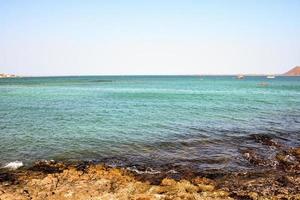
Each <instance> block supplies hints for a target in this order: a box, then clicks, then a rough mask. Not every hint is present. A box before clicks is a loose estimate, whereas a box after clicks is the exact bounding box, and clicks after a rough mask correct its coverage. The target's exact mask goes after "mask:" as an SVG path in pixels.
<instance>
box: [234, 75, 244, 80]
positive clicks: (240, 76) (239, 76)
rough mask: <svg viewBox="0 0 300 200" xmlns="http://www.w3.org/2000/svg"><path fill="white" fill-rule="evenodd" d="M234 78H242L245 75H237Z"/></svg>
mask: <svg viewBox="0 0 300 200" xmlns="http://www.w3.org/2000/svg"><path fill="white" fill-rule="evenodd" d="M236 78H237V79H244V78H245V76H244V75H238V76H237V77H236Z"/></svg>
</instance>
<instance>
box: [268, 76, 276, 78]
mask: <svg viewBox="0 0 300 200" xmlns="http://www.w3.org/2000/svg"><path fill="white" fill-rule="evenodd" d="M267 78H275V76H274V75H268V76H267Z"/></svg>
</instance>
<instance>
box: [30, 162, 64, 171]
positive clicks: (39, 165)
mask: <svg viewBox="0 0 300 200" xmlns="http://www.w3.org/2000/svg"><path fill="white" fill-rule="evenodd" d="M65 168H66V166H65V165H64V164H63V163H57V162H55V161H52V160H51V161H38V162H36V163H35V164H34V165H33V167H31V168H29V170H31V171H39V172H43V173H48V174H49V173H60V172H62V171H63V169H65Z"/></svg>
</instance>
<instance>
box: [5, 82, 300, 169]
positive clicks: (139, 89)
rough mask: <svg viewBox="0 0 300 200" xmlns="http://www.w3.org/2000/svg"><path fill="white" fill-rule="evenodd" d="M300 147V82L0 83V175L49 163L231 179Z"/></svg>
mask: <svg viewBox="0 0 300 200" xmlns="http://www.w3.org/2000/svg"><path fill="white" fill-rule="evenodd" d="M297 146H300V77H284V76H282V77H281V76H277V77H276V78H274V79H267V78H266V77H265V76H247V77H245V78H244V79H237V78H236V77H235V76H70V77H23V78H5V79H0V167H9V166H17V167H18V166H25V167H26V166H30V165H32V164H33V163H34V162H36V161H38V160H55V161H62V162H76V161H92V162H99V163H104V164H106V165H108V166H115V167H124V168H127V169H129V170H132V171H136V172H140V173H146V172H148V173H153V174H155V173H160V172H161V171H168V172H172V173H177V172H178V171H180V170H194V171H198V172H201V171H205V170H216V169H217V170H227V171H236V170H248V169H252V168H255V167H257V166H254V165H253V163H251V162H249V155H250V154H251V152H255V155H256V157H259V158H260V159H262V160H270V161H272V159H273V158H274V157H275V156H276V153H277V152H278V151H279V150H282V149H288V148H293V147H297ZM249 152H250V153H249ZM250 161H251V160H250ZM273 161H274V160H273ZM273 164H274V165H276V162H275V161H274V163H273ZM270 166H272V164H268V167H270ZM261 167H265V166H263V165H262V166H261ZM15 168H16V167H15Z"/></svg>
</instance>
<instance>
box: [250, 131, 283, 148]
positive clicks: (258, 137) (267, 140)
mask: <svg viewBox="0 0 300 200" xmlns="http://www.w3.org/2000/svg"><path fill="white" fill-rule="evenodd" d="M250 137H251V138H252V139H254V141H256V142H257V143H261V144H263V145H266V146H271V147H277V148H278V147H281V146H282V145H281V144H279V143H278V142H277V141H275V140H274V139H273V138H272V137H271V136H269V135H264V134H253V135H251V136H250Z"/></svg>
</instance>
